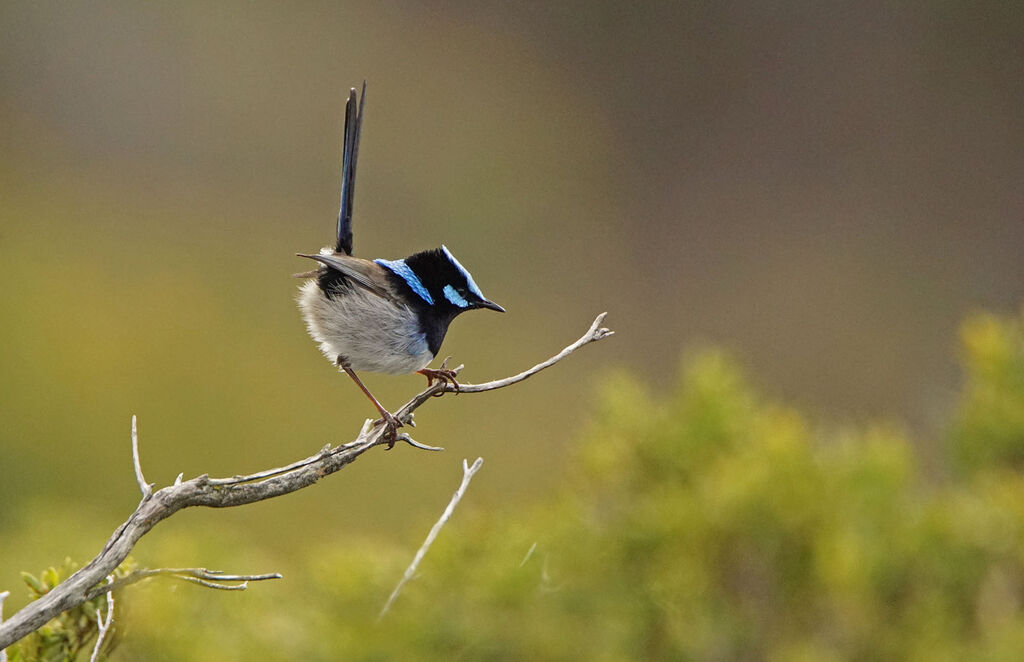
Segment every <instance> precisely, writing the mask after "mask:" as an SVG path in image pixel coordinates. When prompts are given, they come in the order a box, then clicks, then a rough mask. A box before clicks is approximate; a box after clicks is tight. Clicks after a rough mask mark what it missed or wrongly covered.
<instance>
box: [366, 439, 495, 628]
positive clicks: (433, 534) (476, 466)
mask: <svg viewBox="0 0 1024 662" xmlns="http://www.w3.org/2000/svg"><path fill="white" fill-rule="evenodd" d="M483 464H484V459H483V458H482V457H478V458H477V459H476V462H474V463H473V466H469V463H467V462H466V461H465V460H463V461H462V483H461V484H460V485H459V489H457V490H455V494H453V495H452V500H451V501H449V502H448V507H447V508H445V509H444V512H443V513H441V519H439V520H437V522H436V523H435V524H434V526H433V528H431V529H430V533H428V534H427V539H426V540H424V541H423V544H422V545H420V548H419V549H418V550H417V551H416V556H414V557H413V559H412V563H410V564H409V567H408V568H406V569H405V574H404V575H402V579H401V580H399V582H398V586H396V587H395V590H394V591H392V592H391V595H390V597H388V601H387V602H386V603H384V608H383V609H381V610H380V614H378V616H377V620H378V621H379V620H380V619H382V618H384V614H386V613H388V610H389V609H391V605H392V604H393V603H394V601H395V598H397V597H398V594H399V593H401V592H402V587H404V586H405V585H406V583H407V582H408V581H409V580H410V579H412V576H413V575H415V574H416V568H418V567H419V565H420V561H422V560H423V557H424V556H426V555H427V550H429V549H430V546H431V545H433V544H434V540H435V539H436V538H437V534H438V533H440V532H441V527H443V526H444V525H445V524H447V523H448V520H449V519H451V517H452V513H453V512H455V506H457V505H459V501H461V500H462V495H464V494H465V493H466V489H467V488H468V487H469V481H471V480H473V474H475V473H476V472H477V471H479V470H480V467H482V466H483Z"/></svg>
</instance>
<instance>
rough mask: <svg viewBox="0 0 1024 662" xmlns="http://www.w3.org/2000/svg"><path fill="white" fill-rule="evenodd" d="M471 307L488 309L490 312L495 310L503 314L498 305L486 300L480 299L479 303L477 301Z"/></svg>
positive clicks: (503, 310) (502, 309)
mask: <svg viewBox="0 0 1024 662" xmlns="http://www.w3.org/2000/svg"><path fill="white" fill-rule="evenodd" d="M473 305H474V307H476V308H490V309H491V310H496V311H498V312H499V313H503V312H505V309H504V308H502V307H501V306H499V305H498V304H496V303H494V302H493V301H488V300H487V299H481V300H480V301H477V302H476V303H475V304H473Z"/></svg>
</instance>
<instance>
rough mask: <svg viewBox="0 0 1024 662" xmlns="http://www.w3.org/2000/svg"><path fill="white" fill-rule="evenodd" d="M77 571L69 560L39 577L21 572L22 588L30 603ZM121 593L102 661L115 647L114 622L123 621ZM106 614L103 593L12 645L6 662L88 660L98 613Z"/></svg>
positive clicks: (125, 568)
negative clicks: (26, 587)
mask: <svg viewBox="0 0 1024 662" xmlns="http://www.w3.org/2000/svg"><path fill="white" fill-rule="evenodd" d="M131 566H132V564H131V562H130V561H126V562H125V563H124V564H122V565H121V567H119V568H118V569H117V570H115V571H114V576H115V577H123V576H124V575H126V574H128V573H129V572H131V569H132V567H131ZM76 570H78V564H77V563H75V562H73V561H72V560H71V559H65V560H64V563H63V564H61V566H60V567H59V568H55V567H52V566H51V567H49V568H47V569H46V570H43V572H42V573H40V574H39V576H38V577H36V576H35V575H32V574H31V573H28V572H23V573H21V577H22V579H23V580H24V581H25V585H26V586H28V595H29V598H30V599H32V600H38V599H39V598H41V597H42V596H44V595H46V594H47V593H49V592H50V590H52V589H53V587H55V586H56V585H57V584H59V583H61V582H62V581H64V580H65V579H67V578H68V577H70V576H71V575H72V574H73V573H74V572H75V571H76ZM120 595H121V592H120V591H118V592H117V593H116V596H117V598H118V613H117V614H116V616H117V617H118V618H115V619H114V620H113V621H112V623H111V626H110V629H109V630H108V631H107V634H106V636H105V638H104V639H103V650H102V651H101V652H100V655H99V657H98V659H101V660H105V659H107V657H108V656H109V655H110V652H111V651H112V650H114V648H115V647H116V646H117V642H118V637H117V636H116V635H117V629H118V626H117V623H118V619H122V620H123V616H124V612H123V607H124V605H123V604H122V603H121V602H120V599H119V598H120ZM106 613H107V599H106V594H100V595H99V596H97V597H95V598H93V599H92V600H89V601H87V602H85V603H83V604H81V605H79V606H78V607H75V608H74V609H71V610H68V611H66V612H64V613H63V614H61V615H60V616H58V617H57V618H55V619H53V620H52V621H50V622H49V623H47V624H46V625H44V626H43V627H41V628H39V629H38V630H36V631H35V632H33V633H32V634H30V635H29V636H27V637H25V638H24V639H22V640H21V641H20V642H18V643H16V644H14V645H13V646H11V647H10V648H8V650H7V655H8V659H9V660H10V661H11V662H30V661H32V662H35V661H39V662H73V661H74V660H78V659H79V658H81V659H85V660H87V659H89V656H90V655H91V654H92V651H93V648H94V647H95V642H96V637H97V635H98V633H99V626H98V624H97V621H96V619H97V614H103V615H104V617H105V616H106Z"/></svg>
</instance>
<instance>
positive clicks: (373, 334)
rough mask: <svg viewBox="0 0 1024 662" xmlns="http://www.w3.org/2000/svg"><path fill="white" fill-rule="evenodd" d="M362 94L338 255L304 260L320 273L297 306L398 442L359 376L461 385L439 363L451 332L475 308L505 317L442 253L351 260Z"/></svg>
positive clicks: (350, 107) (349, 123) (347, 162)
mask: <svg viewBox="0 0 1024 662" xmlns="http://www.w3.org/2000/svg"><path fill="white" fill-rule="evenodd" d="M356 102H357V97H356V90H355V88H353V89H352V90H351V91H350V92H349V97H348V103H347V104H346V106H345V144H344V151H343V157H342V166H341V173H342V176H341V211H340V212H339V214H338V238H337V243H336V244H335V246H334V248H331V247H326V248H323V249H321V250H320V253H319V254H316V255H307V254H303V253H299V254H298V255H299V256H300V257H307V258H310V259H312V260H316V261H317V262H319V263H320V266H319V267H318V268H317V269H315V270H313V271H310V272H307V273H304V274H297V275H298V276H299V277H307V278H309V280H307V281H306V282H305V283H304V284H303V285H302V287H301V289H300V293H299V297H298V303H299V309H300V310H301V311H302V317H303V319H304V320H305V322H306V328H307V329H308V330H309V335H310V336H312V338H313V340H315V341H316V342H318V343H319V344H320V351H322V352H323V353H324V355H325V356H326V357H327V358H328V360H330V361H331V362H333V363H335V364H336V365H338V366H339V367H340V368H341V369H342V370H344V371H345V372H346V373H347V374H348V376H349V377H351V378H352V379H353V380H354V381H355V383H356V384H357V385H358V386H359V388H360V389H362V391H363V393H365V394H366V397H368V398H369V399H370V401H371V402H373V405H374V406H375V407H376V408H377V411H379V412H380V415H381V420H382V421H383V423H384V425H386V426H387V427H388V428H389V432H388V434H389V435H390V436H391V437H392V438H393V437H394V435H395V430H396V429H397V428H399V427H401V426H402V423H401V422H400V421H399V420H397V419H396V418H395V417H394V416H393V415H392V414H391V413H390V412H388V410H387V409H385V408H384V407H383V406H382V405H381V404H380V402H378V400H377V398H375V397H373V394H371V393H370V391H369V390H368V389H367V388H366V386H365V385H364V384H363V382H362V381H361V380H360V379H359V377H358V376H356V373H355V371H356V370H367V371H370V372H383V373H387V374H392V375H399V374H405V373H411V372H419V373H420V374H422V375H424V376H426V378H427V385H428V386H429V385H430V384H432V383H433V381H434V380H435V379H439V380H443V381H446V382H452V383H455V385H456V388H457V387H458V384H457V383H456V382H455V373H454V372H453V371H451V370H447V369H445V367H444V364H442V366H441V368H440V369H433V370H432V369H429V368H427V365H428V364H429V363H430V362H431V361H432V360H433V359H434V357H435V356H436V355H437V352H438V350H440V348H441V342H442V341H443V340H444V335H445V333H446V332H447V331H448V325H449V324H451V322H452V320H453V319H455V317H456V316H457V315H458V314H459V313H463V312H465V311H467V310H474V309H476V308H490V309H491V310H497V311H499V312H505V309H504V308H502V307H501V306H499V305H498V304H496V303H494V302H493V301H489V300H488V299H487V298H486V297H485V296H484V295H483V293H482V292H481V291H480V288H479V287H477V284H476V283H475V282H474V281H473V277H472V276H471V275H470V274H469V272H468V271H467V270H466V268H465V267H463V266H462V265H461V264H459V261H458V260H456V259H455V256H454V255H452V254H451V252H450V251H449V250H448V249H447V248H446V247H444V246H441V247H440V248H435V249H432V250H427V251H422V252H420V253H415V254H413V255H410V256H409V257H407V258H405V259H402V260H380V259H378V260H364V259H361V258H357V257H352V202H353V197H354V189H355V179H356V158H357V157H358V156H359V134H360V131H361V129H362V123H363V108H364V105H365V103H366V82H365V81H364V82H363V91H362V95H361V96H360V97H359V98H358V110H357V107H356V105H357V104H356Z"/></svg>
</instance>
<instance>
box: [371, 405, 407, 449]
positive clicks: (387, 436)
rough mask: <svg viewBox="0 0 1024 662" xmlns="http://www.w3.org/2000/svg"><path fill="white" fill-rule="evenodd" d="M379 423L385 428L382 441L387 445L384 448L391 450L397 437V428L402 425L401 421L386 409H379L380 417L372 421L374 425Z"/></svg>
mask: <svg viewBox="0 0 1024 662" xmlns="http://www.w3.org/2000/svg"><path fill="white" fill-rule="evenodd" d="M380 424H383V425H384V427H385V428H387V429H386V430H385V431H384V441H385V442H387V445H388V447H387V448H386V449H385V450H391V449H392V448H394V447H395V441H397V439H398V428H400V427H402V421H400V420H398V419H397V418H395V416H394V414H391V413H390V412H388V411H381V418H378V419H377V420H376V421H374V422H373V425H374V427H376V426H377V425H380Z"/></svg>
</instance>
